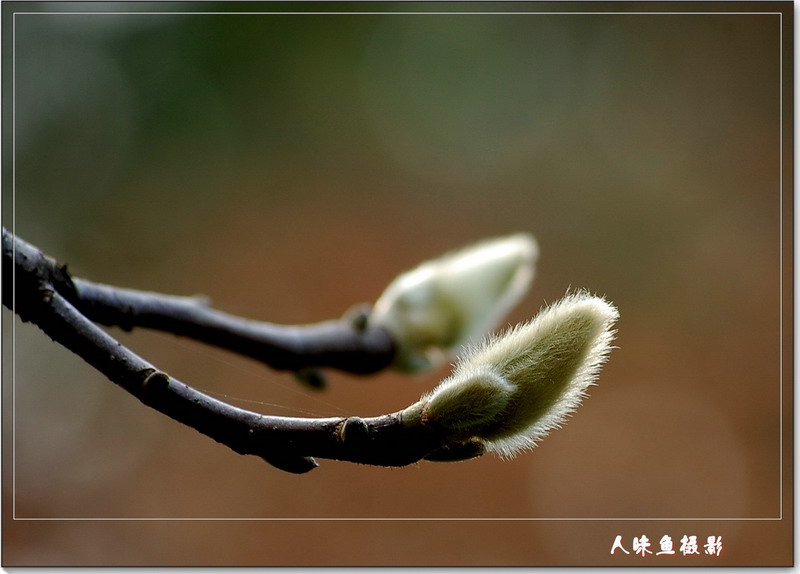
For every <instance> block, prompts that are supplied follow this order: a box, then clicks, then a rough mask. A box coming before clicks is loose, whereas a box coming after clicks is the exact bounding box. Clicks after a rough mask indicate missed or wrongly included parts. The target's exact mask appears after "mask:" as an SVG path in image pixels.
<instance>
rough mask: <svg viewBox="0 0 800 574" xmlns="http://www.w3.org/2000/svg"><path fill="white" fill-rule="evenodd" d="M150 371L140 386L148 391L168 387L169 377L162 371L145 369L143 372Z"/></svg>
mask: <svg viewBox="0 0 800 574" xmlns="http://www.w3.org/2000/svg"><path fill="white" fill-rule="evenodd" d="M147 371H151V372H150V373H149V374H148V375H146V376H145V378H144V381H143V382H142V386H143V387H144V388H146V389H149V390H163V389H166V388H167V387H169V378H170V377H169V375H168V374H167V373H164V372H162V371H157V370H155V369H145V372H147Z"/></svg>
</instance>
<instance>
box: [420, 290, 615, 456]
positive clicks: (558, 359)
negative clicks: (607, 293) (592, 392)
mask: <svg viewBox="0 0 800 574" xmlns="http://www.w3.org/2000/svg"><path fill="white" fill-rule="evenodd" d="M618 317H619V314H618V312H617V309H616V308H615V307H614V306H613V305H612V304H610V303H608V302H607V301H605V300H604V299H601V298H599V297H595V296H592V295H589V294H588V293H586V292H578V293H574V294H571V295H567V296H566V297H565V298H564V299H562V300H561V301H559V302H558V303H556V304H554V305H552V306H551V307H549V308H547V309H545V310H543V311H542V312H540V313H539V314H538V315H537V316H536V317H535V318H534V319H533V320H531V321H529V322H528V323H525V324H522V325H517V326H516V327H514V328H512V329H510V330H509V331H507V332H506V333H504V334H503V335H501V336H499V337H493V338H490V339H489V340H487V341H485V342H484V343H483V344H481V345H479V346H477V347H473V348H472V349H471V350H469V351H468V352H467V353H466V354H465V355H464V356H463V357H462V358H461V359H459V361H458V363H457V364H456V367H455V369H454V371H453V374H452V375H451V376H450V377H448V378H447V379H445V380H444V381H442V382H441V383H440V384H439V386H438V387H436V388H435V389H434V390H433V391H431V392H430V393H429V394H427V395H426V396H424V397H422V399H421V400H420V401H419V402H418V403H416V404H415V405H412V406H411V407H409V408H408V409H407V411H408V412H409V413H410V414H411V413H418V414H417V418H418V419H419V420H420V422H422V423H423V424H427V425H433V426H436V427H438V428H440V429H442V430H443V431H445V432H447V433H450V435H451V436H452V437H453V440H454V441H461V440H466V439H478V440H480V441H482V442H483V443H484V445H485V447H486V450H487V451H496V452H498V453H500V454H501V455H503V456H509V457H510V456H513V455H514V454H516V453H517V452H519V451H520V450H524V449H526V448H530V447H532V446H534V445H535V443H536V441H538V440H539V439H541V438H542V437H544V436H545V435H547V433H548V432H549V431H550V430H552V429H554V428H557V427H559V426H561V425H562V424H563V423H564V422H565V420H566V417H567V416H568V415H569V414H570V413H572V412H573V411H574V410H575V408H577V406H578V405H579V404H580V401H581V398H582V397H584V396H585V394H586V389H587V388H588V387H589V386H590V385H591V384H593V383H594V381H595V379H596V378H597V374H598V371H599V369H600V366H601V365H602V364H603V363H604V362H605V360H606V359H607V357H608V354H609V352H610V350H611V341H612V339H613V336H614V331H613V330H612V327H613V324H614V323H615V321H616V320H617V319H618Z"/></svg>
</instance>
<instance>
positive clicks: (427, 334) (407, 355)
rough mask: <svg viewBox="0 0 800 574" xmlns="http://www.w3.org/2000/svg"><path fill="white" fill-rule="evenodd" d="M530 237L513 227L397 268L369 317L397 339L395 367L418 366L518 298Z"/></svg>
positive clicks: (482, 327) (530, 260)
mask: <svg viewBox="0 0 800 574" xmlns="http://www.w3.org/2000/svg"><path fill="white" fill-rule="evenodd" d="M538 252H539V250H538V247H537V245H536V241H535V240H534V239H533V237H532V236H531V235H528V234H525V233H519V234H516V235H511V236H509V237H504V238H500V239H494V240H489V241H485V242H482V243H478V244H477V245H474V246H471V247H467V248H465V249H462V250H461V251H457V252H455V253H451V254H448V255H445V256H443V257H440V258H439V259H435V260H432V261H428V262H426V263H423V264H422V265H420V266H419V267H417V268H416V269H414V270H412V271H408V272H406V273H403V274H402V275H400V276H399V277H397V279H395V280H394V281H393V282H392V283H391V284H390V285H389V286H388V287H387V288H386V290H385V291H384V292H383V294H382V295H381V296H380V298H379V299H378V301H377V302H376V303H375V306H374V308H373V311H372V315H371V317H370V321H371V322H372V323H373V324H375V325H378V326H381V327H384V328H385V329H387V330H388V331H389V332H390V333H391V334H392V335H393V337H394V338H395V341H396V342H397V344H398V353H397V357H396V359H395V367H396V368H398V369H400V370H404V371H421V370H425V369H429V368H432V367H435V366H438V365H439V364H441V363H442V362H444V361H445V360H447V359H448V358H449V357H450V355H451V353H452V352H453V351H454V350H456V349H458V348H460V347H462V346H463V345H465V344H467V343H469V342H471V341H472V340H474V339H477V338H479V337H482V336H483V335H484V334H485V333H487V332H489V331H490V330H491V329H493V328H494V327H495V326H496V324H497V323H498V322H499V321H500V319H501V318H502V317H503V316H504V315H505V314H506V313H507V312H508V311H509V310H510V309H511V308H512V307H513V306H514V305H516V304H517V302H519V300H520V299H521V298H522V296H523V295H524V294H525V293H526V292H527V290H528V287H529V285H530V283H531V280H532V279H533V274H534V265H535V263H536V258H537V256H538Z"/></svg>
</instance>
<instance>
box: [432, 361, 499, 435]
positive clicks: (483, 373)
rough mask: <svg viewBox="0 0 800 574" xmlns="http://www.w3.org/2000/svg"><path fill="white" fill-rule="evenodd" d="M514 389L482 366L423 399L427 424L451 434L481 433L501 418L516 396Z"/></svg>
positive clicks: (442, 386) (454, 379)
mask: <svg viewBox="0 0 800 574" xmlns="http://www.w3.org/2000/svg"><path fill="white" fill-rule="evenodd" d="M514 390H515V388H514V385H512V384H511V383H509V382H508V381H506V380H505V379H503V377H502V376H500V375H499V374H497V373H495V372H493V371H492V370H491V368H490V367H489V366H487V365H480V366H478V367H476V368H474V369H472V370H471V371H470V372H468V373H461V376H460V377H459V378H453V377H451V378H448V379H445V380H444V381H442V382H441V383H440V384H439V386H438V387H436V388H435V389H434V390H433V391H432V392H431V393H430V394H429V395H428V396H426V397H423V402H425V403H426V404H425V407H424V409H423V411H422V420H423V422H424V423H425V424H431V425H435V426H438V427H441V428H445V429H449V430H458V431H465V432H469V431H470V430H474V431H475V432H480V430H481V429H482V428H483V427H484V426H485V425H486V424H488V423H491V422H492V421H494V420H495V419H496V418H497V417H498V416H500V415H501V414H502V413H503V411H504V409H505V408H506V407H507V406H508V402H509V400H510V399H511V397H512V396H513V394H514Z"/></svg>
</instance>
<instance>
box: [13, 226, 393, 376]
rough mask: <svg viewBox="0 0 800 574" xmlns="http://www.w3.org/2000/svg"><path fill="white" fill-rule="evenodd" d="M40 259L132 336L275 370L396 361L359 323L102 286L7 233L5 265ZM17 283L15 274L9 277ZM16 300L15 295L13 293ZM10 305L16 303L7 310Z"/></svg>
mask: <svg viewBox="0 0 800 574" xmlns="http://www.w3.org/2000/svg"><path fill="white" fill-rule="evenodd" d="M12 259H13V260H16V263H17V264H19V265H22V266H28V267H30V264H29V263H28V262H32V261H36V267H37V270H36V273H37V276H38V277H39V278H40V279H44V280H47V281H48V282H49V283H50V284H52V286H53V288H54V290H55V291H56V292H58V293H60V294H61V295H62V296H63V297H64V298H65V299H66V300H67V301H69V302H70V303H71V304H72V305H73V306H74V307H75V308H76V309H77V310H78V311H80V312H81V313H82V314H83V315H84V316H85V317H86V318H88V319H90V320H91V321H94V322H96V323H100V324H101V325H106V326H117V327H120V328H122V329H125V330H131V329H133V328H134V327H145V328H150V329H158V330H161V331H166V332H170V333H173V334H175V335H180V336H184V337H190V338H192V339H195V340H198V341H202V342H204V343H208V344H210V345H214V346H217V347H221V348H224V349H227V350H229V351H234V352H236V353H239V354H242V355H246V356H248V357H251V358H254V359H257V360H259V361H262V362H264V363H266V364H267V365H269V366H270V367H272V368H274V369H281V370H292V371H303V370H310V369H314V368H319V367H332V368H336V369H339V370H342V371H346V372H350V373H357V374H368V373H374V372H376V371H380V370H382V369H385V368H386V367H388V366H389V365H390V364H391V363H392V360H393V359H394V355H395V350H396V349H395V344H394V341H393V340H392V337H391V336H390V335H389V333H388V332H387V331H386V330H385V329H383V328H381V327H377V326H370V325H368V324H365V322H364V321H359V320H357V319H354V318H352V317H344V318H342V319H339V320H333V321H325V322H322V323H317V324H313V325H302V326H295V325H275V324H272V323H267V322H263V321H254V320H250V319H245V318H242V317H236V316H234V315H230V314H228V313H223V312H221V311H217V310H215V309H212V308H210V307H209V306H208V300H207V299H205V298H203V297H178V296H174V295H164V294H160V293H152V292H147V291H138V290H134V289H123V288H119V287H112V286H109V285H102V284H99V283H94V282H92V281H87V280H85V279H80V278H75V277H71V275H70V274H69V272H68V271H67V268H66V266H65V265H59V264H58V263H56V262H55V261H54V260H52V259H50V258H48V257H45V256H44V255H42V254H41V252H40V251H39V250H38V249H36V248H35V247H34V246H32V245H31V244H29V243H27V242H25V241H23V240H22V239H20V238H18V237H14V236H12V235H11V234H10V233H8V232H7V231H6V230H5V229H3V261H4V265H5V264H8V265H9V266H10V265H11V264H12ZM7 277H10V274H9V275H7ZM6 292H7V293H9V294H10V290H6ZM6 306H8V305H6Z"/></svg>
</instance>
